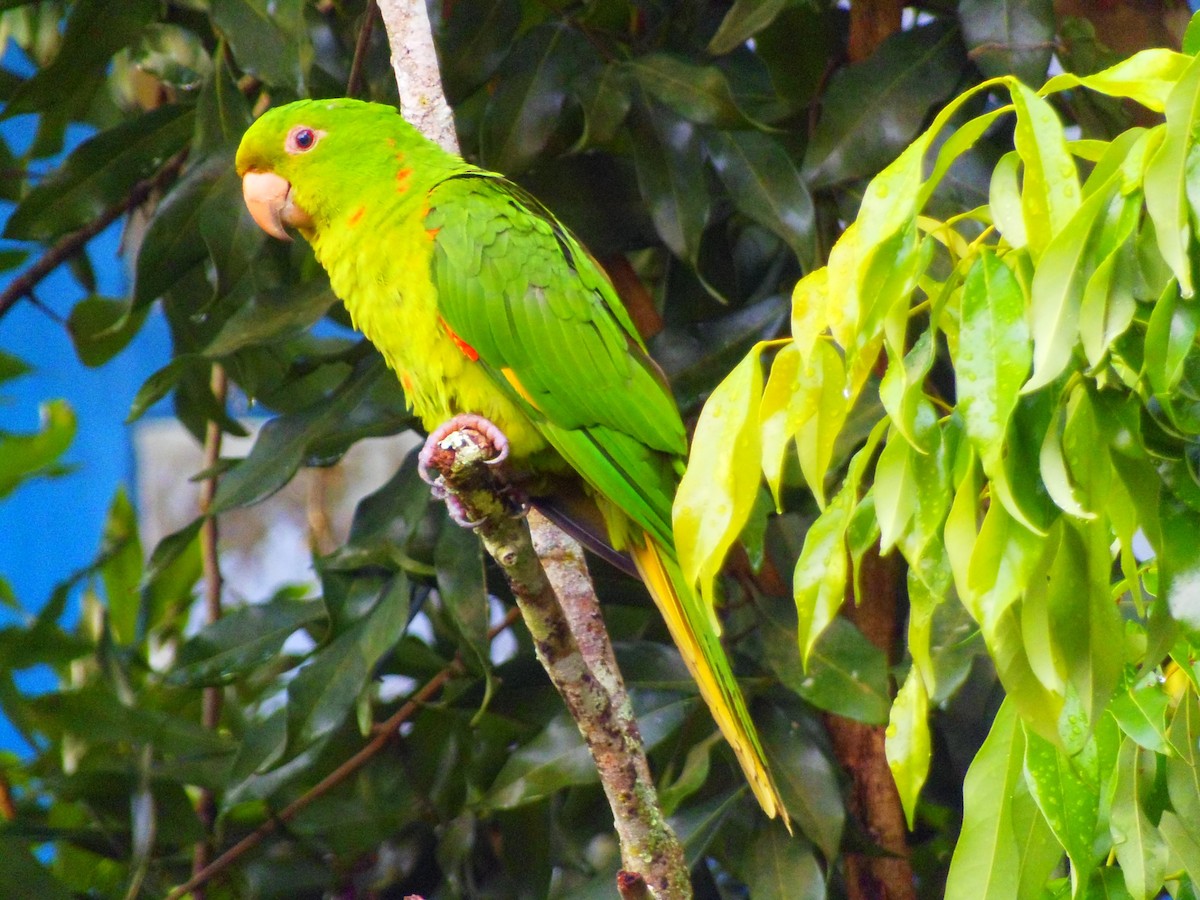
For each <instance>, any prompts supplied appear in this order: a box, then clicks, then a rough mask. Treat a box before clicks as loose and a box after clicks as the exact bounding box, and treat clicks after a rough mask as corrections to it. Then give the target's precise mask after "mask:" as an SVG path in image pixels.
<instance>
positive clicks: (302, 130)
mask: <svg viewBox="0 0 1200 900" xmlns="http://www.w3.org/2000/svg"><path fill="white" fill-rule="evenodd" d="M319 137H320V135H319V134H318V133H317V132H316V131H313V130H312V129H311V128H309V127H308V126H307V125H297V126H296V127H295V128H293V129H292V130H291V131H289V132H288V136H287V145H286V147H287V152H288V153H304V152H306V151H308V150H311V149H312V148H313V147H315V146H316V144H317V138H319Z"/></svg>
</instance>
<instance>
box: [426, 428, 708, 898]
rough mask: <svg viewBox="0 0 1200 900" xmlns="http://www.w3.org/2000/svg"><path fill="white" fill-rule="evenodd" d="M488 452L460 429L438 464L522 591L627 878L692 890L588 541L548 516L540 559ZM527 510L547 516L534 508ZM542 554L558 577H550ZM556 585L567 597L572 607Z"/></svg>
mask: <svg viewBox="0 0 1200 900" xmlns="http://www.w3.org/2000/svg"><path fill="white" fill-rule="evenodd" d="M490 453H491V447H490V445H489V444H488V442H487V439H486V438H484V437H483V436H482V435H480V434H479V433H478V432H476V431H474V430H473V429H470V428H462V429H460V430H458V431H455V432H452V433H451V434H449V435H448V436H447V437H446V438H445V439H444V440H443V441H441V442H440V443H439V444H438V447H437V450H436V451H435V452H434V453H433V458H432V460H431V463H432V465H431V468H432V469H434V470H436V471H438V472H439V473H440V474H441V479H442V482H443V483H444V485H445V488H446V490H447V492H448V493H449V494H451V495H453V496H454V497H455V498H456V499H457V500H458V502H459V504H461V507H462V511H463V513H464V515H466V516H467V517H468V518H469V519H470V520H471V521H474V522H478V523H479V524H478V525H477V526H476V531H477V532H478V534H479V536H480V538H481V539H482V540H483V546H484V548H485V549H486V550H487V552H488V553H489V554H490V555H491V557H492V559H494V560H495V561H496V562H497V564H498V565H499V566H500V569H501V571H503V573H504V577H505V578H506V579H507V581H508V584H509V587H510V588H511V589H512V592H513V596H514V597H516V600H517V606H518V608H519V609H520V610H521V615H522V616H523V618H524V619H525V625H526V627H527V628H528V629H529V633H530V636H531V637H532V638H533V644H534V648H535V650H536V652H537V656H538V659H539V661H540V662H541V663H542V666H543V667H544V668H545V669H546V672H547V674H549V676H550V680H551V681H552V682H553V683H554V687H555V688H556V689H557V690H558V692H559V694H560V695H561V696H562V698H563V702H564V703H565V704H566V706H567V710H568V711H569V712H570V714H571V717H572V718H573V719H574V720H575V723H576V725H577V726H578V728H579V732H580V734H581V735H582V736H583V739H584V743H586V744H587V747H588V750H589V752H590V753H591V755H592V759H593V761H594V762H595V764H596V770H597V772H598V773H599V775H600V783H601V786H602V787H603V788H604V793H605V795H606V796H607V797H608V802H609V806H610V807H611V808H612V813H613V820H614V825H615V827H616V831H617V836H618V838H619V840H620V844H621V861H622V865H623V866H624V868H625V869H626V872H625V873H624V876H623V877H625V878H626V879H640V880H642V881H644V882H645V884H646V885H647V886H648V887H649V889H650V890H652V891H653V892H654V893H653V895H652V896H655V897H660V898H672V900H674V898H679V900H682V898H690V897H691V896H692V891H691V883H690V881H689V878H688V871H687V866H686V864H685V863H684V859H683V849H682V847H681V846H680V844H679V841H678V839H677V838H676V837H675V833H674V832H673V831H672V830H671V827H670V825H669V824H668V823H667V821H666V819H665V818H664V816H663V814H662V808H661V807H660V806H659V803H658V794H657V792H656V790H655V788H654V782H653V780H652V779H651V778H650V764H649V762H648V761H647V760H646V751H645V747H644V746H643V743H642V737H641V732H640V731H639V730H638V726H637V721H636V719H635V718H634V716H633V712H632V708H631V706H630V704H629V702H628V696H627V694H626V692H625V688H624V684H623V682H622V679H621V674H620V671H619V670H618V669H617V666H616V660H615V658H613V656H612V645H611V644H610V643H609V641H608V636H607V633H606V632H605V631H604V627H603V622H602V620H601V617H600V609H599V604H598V602H597V600H596V595H595V590H594V588H593V587H592V584H591V579H590V578H589V577H588V576H587V570H586V568H585V567H584V566H583V564H582V558H583V553H582V550H580V548H579V546H578V545H577V544H575V543H574V542H573V541H571V540H570V539H569V538H568V537H566V535H562V534H561V533H558V529H555V528H553V526H550V525H549V523H548V522H547V523H546V525H547V526H548V527H547V528H543V527H541V526H540V523H539V527H538V531H539V537H538V544H539V550H540V551H541V553H544V554H545V555H544V557H543V558H542V559H539V550H535V549H534V539H533V538H532V537H531V536H530V530H529V527H527V523H526V520H525V519H524V518H521V517H515V516H514V515H513V512H512V508H511V501H509V500H508V499H507V498H506V488H505V486H504V485H503V484H502V483H501V482H500V481H499V480H498V478H497V476H496V472H495V470H494V469H493V468H492V467H491V466H489V465H487V459H488V457H489V455H490ZM529 518H531V519H533V520H534V521H535V522H538V520H539V519H540V517H539V516H537V515H536V513H532V512H531V513H530V515H529ZM541 521H545V520H541ZM543 560H545V561H547V562H548V564H549V565H548V568H549V570H550V571H552V572H554V574H555V579H556V580H557V582H558V584H557V585H553V586H552V584H551V580H550V578H548V577H547V571H546V570H545V569H543V567H542V562H543ZM555 587H558V588H559V589H560V590H561V596H563V597H564V598H566V603H565V604H564V605H565V607H566V609H564V605H560V602H559V596H560V595H558V594H556V592H555ZM576 629H578V634H577V633H576ZM581 641H582V644H583V645H584V646H586V647H587V648H588V652H587V653H586V654H585V652H584V650H583V649H581Z"/></svg>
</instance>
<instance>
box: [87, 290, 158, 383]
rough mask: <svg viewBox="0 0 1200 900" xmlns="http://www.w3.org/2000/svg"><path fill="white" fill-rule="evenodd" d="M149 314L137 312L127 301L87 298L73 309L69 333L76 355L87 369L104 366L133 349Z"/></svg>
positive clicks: (144, 309) (144, 311)
mask: <svg viewBox="0 0 1200 900" xmlns="http://www.w3.org/2000/svg"><path fill="white" fill-rule="evenodd" d="M148 314H149V309H148V308H147V307H141V308H140V309H137V310H134V309H132V308H131V307H130V304H129V302H128V301H126V300H110V299H108V298H107V297H86V298H84V299H83V300H80V301H79V302H78V303H76V304H75V306H74V307H72V308H71V315H70V317H69V318H68V319H67V330H68V332H69V333H70V335H71V340H72V341H73V342H74V344H75V352H76V353H77V354H78V355H79V359H80V361H81V362H82V363H83V364H84V365H87V366H102V365H104V364H105V363H106V362H108V361H109V360H110V359H112V358H113V357H114V356H116V355H117V354H118V353H120V352H121V351H122V350H124V349H125V347H127V346H128V345H129V342H130V341H131V340H133V339H134V338H135V337H136V336H137V334H138V332H139V331H141V328H142V323H144V322H145V321H146V316H147V315H148Z"/></svg>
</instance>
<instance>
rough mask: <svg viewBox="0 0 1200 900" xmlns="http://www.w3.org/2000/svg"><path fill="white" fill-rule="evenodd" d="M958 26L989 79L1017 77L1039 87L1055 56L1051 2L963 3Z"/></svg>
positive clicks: (970, 0) (965, 0)
mask: <svg viewBox="0 0 1200 900" xmlns="http://www.w3.org/2000/svg"><path fill="white" fill-rule="evenodd" d="M958 22H959V25H960V26H961V27H962V30H963V40H964V42H965V43H966V45H967V51H968V52H969V53H970V54H971V59H972V61H973V62H974V63H975V65H977V66H979V69H980V71H981V72H983V74H984V75H985V76H986V77H988V78H995V77H997V76H999V75H1008V74H1012V75H1016V76H1017V77H1018V78H1020V79H1021V80H1022V81H1023V82H1025V83H1026V84H1031V85H1034V86H1035V87H1036V86H1037V85H1039V84H1041V83H1042V82H1043V81H1044V80H1045V79H1046V69H1047V67H1048V66H1049V65H1050V57H1051V55H1052V54H1053V53H1054V27H1055V19H1054V4H1053V3H1052V2H1050V0H1032V2H1031V0H1000V2H996V0H962V2H960V3H959V4H958Z"/></svg>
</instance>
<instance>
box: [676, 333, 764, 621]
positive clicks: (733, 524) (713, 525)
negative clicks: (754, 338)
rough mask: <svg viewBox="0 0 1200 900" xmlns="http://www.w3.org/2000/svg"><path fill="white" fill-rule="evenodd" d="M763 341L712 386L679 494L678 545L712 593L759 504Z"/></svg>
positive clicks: (688, 568) (688, 572) (690, 576)
mask: <svg viewBox="0 0 1200 900" xmlns="http://www.w3.org/2000/svg"><path fill="white" fill-rule="evenodd" d="M760 352H761V345H756V346H755V347H754V349H752V350H751V351H750V354H749V355H748V356H747V357H746V358H745V359H743V360H742V361H741V363H739V364H738V366H737V368H736V369H734V370H733V371H732V372H730V373H729V375H728V376H727V377H726V378H725V380H724V381H722V382H721V383H720V384H719V385H717V388H716V390H714V391H713V392H712V396H711V397H709V399H708V402H707V403H705V404H704V409H703V410H702V411H701V413H700V420H699V421H698V422H697V423H696V432H695V435H694V436H693V438H692V451H691V454H690V456H689V458H688V467H687V471H686V472H685V473H684V475H683V479H682V481H681V482H680V484H679V492H678V493H677V494H676V495H675V505H674V509H673V518H674V526H675V545H676V548H677V549H678V551H679V564H680V567H681V568H682V569H683V573H684V577H685V578H687V580H688V582H689V583H691V584H696V583H699V584H700V589H701V592H702V593H703V594H704V596H705V597H709V598H711V597H712V591H713V581H714V580H715V578H716V576H717V573H718V572H719V571H720V569H721V564H722V563H723V562H724V560H725V554H726V552H727V551H728V550H729V548H730V546H732V544H733V542H734V541H735V540H737V536H738V534H739V533H740V532H741V530H742V526H744V525H745V524H746V520H747V518H748V517H749V515H750V510H751V509H752V508H753V506H754V497H755V494H756V492H757V490H758V484H759V466H758V465H757V462H758V460H760V459H761V458H762V447H761V443H762V440H761V433H760V431H759V404H760V402H761V399H762V391H763V379H762V365H761V364H760V362H759V353H760Z"/></svg>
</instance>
